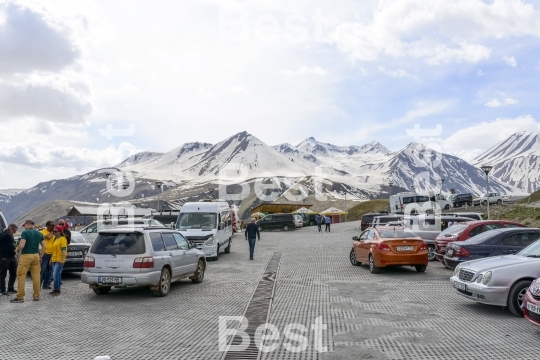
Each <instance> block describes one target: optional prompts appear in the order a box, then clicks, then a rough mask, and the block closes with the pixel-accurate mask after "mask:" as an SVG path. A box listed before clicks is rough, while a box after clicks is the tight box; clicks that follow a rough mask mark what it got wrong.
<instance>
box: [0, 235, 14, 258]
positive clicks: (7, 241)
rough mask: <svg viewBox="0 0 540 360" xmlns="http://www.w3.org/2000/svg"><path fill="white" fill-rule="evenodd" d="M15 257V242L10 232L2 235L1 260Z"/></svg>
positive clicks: (0, 241) (0, 240)
mask: <svg viewBox="0 0 540 360" xmlns="http://www.w3.org/2000/svg"><path fill="white" fill-rule="evenodd" d="M14 257H15V240H14V239H13V235H11V234H10V233H9V230H7V229H6V231H4V232H2V233H1V234H0V259H13V258H14Z"/></svg>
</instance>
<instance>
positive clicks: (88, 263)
mask: <svg viewBox="0 0 540 360" xmlns="http://www.w3.org/2000/svg"><path fill="white" fill-rule="evenodd" d="M95 266H96V259H94V257H93V256H87V257H85V258H84V263H83V267H85V268H93V267H95Z"/></svg>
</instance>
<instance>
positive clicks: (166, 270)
mask: <svg viewBox="0 0 540 360" xmlns="http://www.w3.org/2000/svg"><path fill="white" fill-rule="evenodd" d="M205 270H206V258H205V255H204V252H202V251H201V250H198V249H197V248H196V244H193V243H188V241H187V240H186V239H185V238H184V236H183V235H182V234H181V233H180V232H179V231H176V230H172V229H170V228H167V227H165V226H163V227H159V228H156V227H140V228H134V227H126V226H119V227H116V228H111V229H106V230H102V231H100V232H99V234H98V236H97V238H96V241H94V243H93V244H92V247H91V248H90V251H89V252H88V254H87V255H86V257H85V258H84V271H83V272H82V274H81V280H82V282H83V283H85V284H89V285H90V287H91V288H92V289H93V290H94V292H95V293H96V294H98V295H103V294H107V293H109V291H111V288H112V287H113V286H114V287H115V288H123V287H129V286H148V287H150V290H152V291H153V293H154V295H156V296H166V295H167V294H168V293H169V291H170V289H171V282H173V281H177V280H181V279H185V278H189V279H191V281H192V282H193V283H196V284H198V283H201V282H202V281H203V279H204V272H205Z"/></svg>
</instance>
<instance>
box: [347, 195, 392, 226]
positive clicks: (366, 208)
mask: <svg viewBox="0 0 540 360" xmlns="http://www.w3.org/2000/svg"><path fill="white" fill-rule="evenodd" d="M389 206H390V203H389V202H388V200H368V201H363V202H361V203H360V204H358V205H355V206H353V207H352V208H350V209H349V214H348V215H347V221H356V220H360V219H361V218H362V215H364V214H367V213H371V212H380V211H383V210H388V208H389Z"/></svg>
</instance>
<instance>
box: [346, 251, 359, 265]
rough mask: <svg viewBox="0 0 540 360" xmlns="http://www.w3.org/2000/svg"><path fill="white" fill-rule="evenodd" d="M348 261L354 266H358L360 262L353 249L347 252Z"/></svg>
mask: <svg viewBox="0 0 540 360" xmlns="http://www.w3.org/2000/svg"><path fill="white" fill-rule="evenodd" d="M349 261H350V262H351V264H352V265H354V266H360V265H362V263H361V262H360V261H358V260H356V254H355V253H354V250H351V253H350V254H349Z"/></svg>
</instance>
